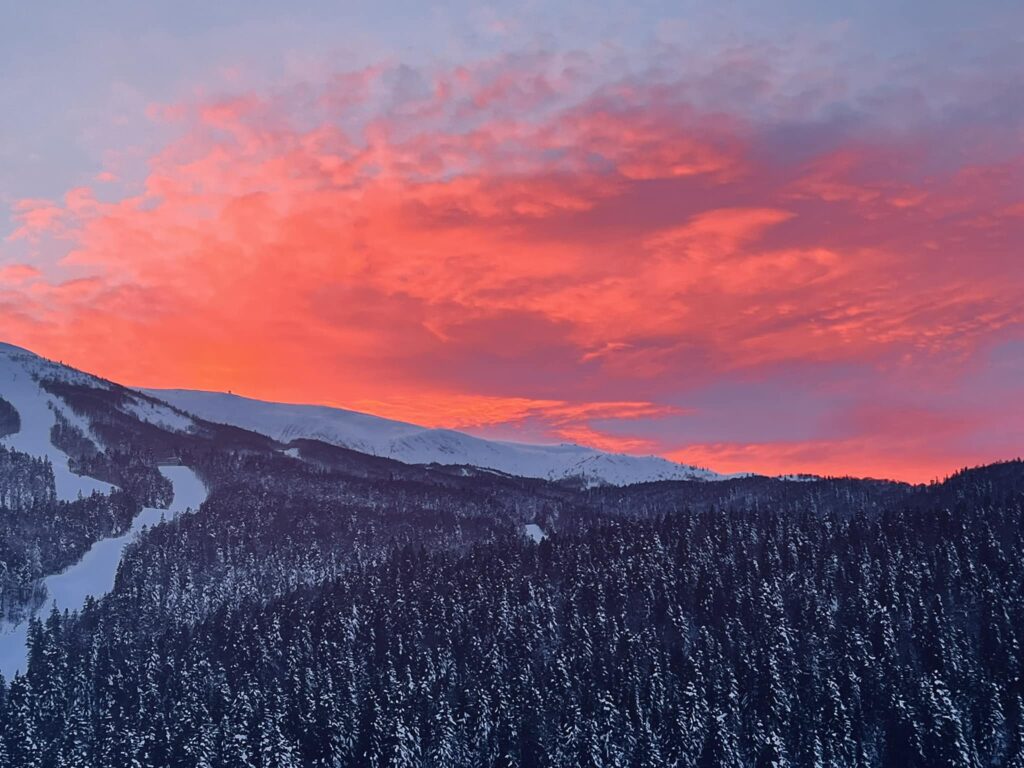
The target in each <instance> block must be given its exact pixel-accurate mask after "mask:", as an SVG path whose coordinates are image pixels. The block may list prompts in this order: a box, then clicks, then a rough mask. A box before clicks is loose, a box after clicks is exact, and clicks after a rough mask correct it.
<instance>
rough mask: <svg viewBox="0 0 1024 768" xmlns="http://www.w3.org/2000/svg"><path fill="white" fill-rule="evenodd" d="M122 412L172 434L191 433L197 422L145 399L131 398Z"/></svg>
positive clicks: (124, 405) (122, 406)
mask: <svg viewBox="0 0 1024 768" xmlns="http://www.w3.org/2000/svg"><path fill="white" fill-rule="evenodd" d="M121 410H122V411H124V412H125V413H127V414H128V415H129V416H134V417H135V418H137V419H139V420H140V421H145V422H147V423H149V424H154V425H156V426H158V427H162V428H164V429H168V430H170V431H172V432H190V431H192V428H193V427H194V426H195V422H194V421H192V419H190V418H189V417H188V416H185V415H184V414H182V413H180V412H178V411H176V410H174V409H173V408H170V407H169V406H167V405H164V404H163V403H154V402H153V401H152V400H147V399H145V398H131V399H129V400H128V401H127V402H126V403H123V404H122V405H121Z"/></svg>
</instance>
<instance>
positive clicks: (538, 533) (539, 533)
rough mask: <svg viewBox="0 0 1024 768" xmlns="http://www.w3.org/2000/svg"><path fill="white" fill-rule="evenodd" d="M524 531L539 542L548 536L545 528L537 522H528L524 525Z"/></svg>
mask: <svg viewBox="0 0 1024 768" xmlns="http://www.w3.org/2000/svg"><path fill="white" fill-rule="evenodd" d="M524 532H525V533H526V535H527V536H529V537H530V538H531V539H533V540H534V541H535V542H537V543H538V544H540V543H541V542H542V541H544V539H545V538H547V534H545V533H544V530H543V529H542V528H541V527H540V526H539V525H537V524H536V523H527V524H526V526H524Z"/></svg>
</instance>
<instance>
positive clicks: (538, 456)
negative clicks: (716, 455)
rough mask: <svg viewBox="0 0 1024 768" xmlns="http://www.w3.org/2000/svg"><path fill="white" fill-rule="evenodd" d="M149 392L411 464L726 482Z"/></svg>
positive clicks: (609, 479) (250, 425) (544, 448)
mask: <svg viewBox="0 0 1024 768" xmlns="http://www.w3.org/2000/svg"><path fill="white" fill-rule="evenodd" d="M145 392H146V394H148V395H151V396H153V397H155V398H157V399H159V400H162V401H164V402H166V403H168V404H170V405H172V406H174V407H175V408H177V409H178V410H180V411H183V412H186V413H190V414H193V415H195V416H198V417H200V418H202V419H205V420H207V421H210V422H217V423H222V424H230V425H232V426H236V427H241V428H242V429H247V430H251V431H253V432H258V433H260V434H263V435H267V436H268V437H272V438H273V439H275V440H278V441H280V442H282V443H289V442H291V441H292V440H297V439H303V438H304V439H310V440H320V441H323V442H325V443H330V444H331V445H336V446H340V447H343V448H349V449H351V450H354V451H359V452H360V453H367V454H371V455H373V456H383V457H387V458H390V459H395V460H397V461H401V462H404V463H406V464H444V465H464V466H474V467H482V468H486V469H493V470H496V471H498V472H504V473H505V474H509V475H516V476H519V477H535V478H541V479H545V480H562V479H566V478H579V479H581V480H582V481H583V482H584V483H585V484H587V485H598V484H602V483H607V484H610V485H629V484H632V483H645V482H652V481H657V480H721V479H723V478H724V477H726V476H725V475H720V474H718V473H716V472H712V471H710V470H707V469H702V468H699V467H693V466H689V465H687V464H678V463H676V462H673V461H669V460H667V459H663V458H661V457H659V456H631V455H627V454H622V453H607V452H605V451H599V450H596V449H594V448H587V447H584V446H580V445H571V444H562V445H535V444H529V443H515V442H508V441H501V440H485V439H482V438H479V437H474V436H472V435H467V434H465V433H463V432H456V431H454V430H451V429H429V428H427V427H421V426H417V425H415V424H408V423H405V422H401V421H393V420H391V419H384V418H380V417H379V416H371V415H369V414H365V413H358V412H356V411H348V410H344V409H341V408H329V407H326V406H319V405H291V404H285V403H272V402H265V401H262V400H253V399H250V398H246V397H239V396H237V395H232V394H225V393H221V392H201V391H195V390H183V389H149V390H145Z"/></svg>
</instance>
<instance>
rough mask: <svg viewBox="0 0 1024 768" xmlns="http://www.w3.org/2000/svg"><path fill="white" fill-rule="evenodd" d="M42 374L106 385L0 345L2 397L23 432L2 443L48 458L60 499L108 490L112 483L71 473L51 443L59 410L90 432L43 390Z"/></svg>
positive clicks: (72, 499) (71, 499) (60, 378)
mask: <svg viewBox="0 0 1024 768" xmlns="http://www.w3.org/2000/svg"><path fill="white" fill-rule="evenodd" d="M39 377H46V378H54V379H58V380H61V381H75V380H84V381H87V382H88V383H89V385H90V386H103V387H105V386H106V384H105V382H101V381H100V380H99V379H93V378H92V377H90V376H86V375H85V374H81V373H78V372H77V371H73V370H71V369H70V368H66V367H64V366H62V365H58V364H56V363H51V362H49V361H48V360H44V359H43V358H41V357H37V356H36V355H33V354H32V353H31V352H27V351H25V350H23V349H19V348H18V347H12V346H10V345H8V344H0V397H2V398H3V399H4V400H6V401H7V402H9V403H10V404H11V405H13V406H14V409H15V410H16V411H17V412H18V415H19V416H20V417H21V431H19V432H17V433H16V434H13V435H8V436H7V437H4V438H0V445H4V446H6V447H8V448H13V449H14V450H16V451H21V452H22V453H27V454H29V455H31V456H35V457H37V458H47V459H49V460H50V463H51V464H52V465H53V477H54V481H55V483H56V490H57V498H59V499H62V500H64V501H74V500H75V499H76V498H78V495H79V494H82V495H83V496H88V495H90V494H91V493H93V491H98V492H100V493H109V492H110V490H111V488H112V487H113V486H111V485H110V484H109V483H105V482H103V481H102V480H95V479H93V478H91V477H85V476H83V475H76V474H75V473H74V472H72V471H71V469H70V467H69V466H68V456H67V454H66V453H64V451H62V450H60V449H59V448H57V447H56V446H55V445H53V443H52V442H50V430H51V429H52V428H53V425H54V424H55V423H56V416H55V412H57V411H59V412H60V413H62V414H63V415H64V417H65V418H66V419H67V420H68V421H70V422H71V423H72V424H75V425H76V426H78V427H79V428H80V429H81V430H82V432H83V433H84V434H86V435H88V434H89V426H88V424H86V423H85V422H84V421H83V420H82V419H80V418H79V417H78V416H77V415H76V414H75V413H74V412H73V411H71V409H70V408H68V407H67V406H65V405H64V404H63V403H62V402H61V400H60V399H59V398H56V397H54V396H53V395H51V394H49V393H48V392H46V391H45V390H44V389H42V388H41V387H40V386H39V384H38V381H37V379H38V378H39Z"/></svg>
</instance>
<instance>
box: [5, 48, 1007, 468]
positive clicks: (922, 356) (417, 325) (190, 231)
mask: <svg viewBox="0 0 1024 768" xmlns="http://www.w3.org/2000/svg"><path fill="white" fill-rule="evenodd" d="M388 76H389V69H388V67H387V66H380V67H373V68H369V69H366V70H361V71H359V72H354V73H343V74H340V75H338V76H337V77H334V78H331V79H330V80H329V81H328V82H326V83H325V84H322V85H320V86H317V85H315V84H302V92H303V94H304V95H305V98H304V101H303V102H302V103H303V104H304V106H303V109H304V110H306V112H302V113H301V114H295V113H294V112H293V105H294V103H295V99H294V98H293V96H292V95H291V94H289V93H288V92H284V93H269V94H249V93H243V94H237V95H235V96H230V97H227V98H219V99H216V100H209V101H202V102H200V103H196V104H183V105H170V106H164V107H160V108H156V107H154V108H153V109H152V112H153V115H154V117H155V118H158V119H170V118H173V119H174V120H176V121H178V122H180V123H181V125H182V133H181V134H180V135H179V137H178V138H177V139H176V140H175V141H173V142H172V143H170V144H169V145H168V146H166V147H165V148H164V149H163V150H162V151H161V152H160V153H159V154H157V155H156V156H155V157H153V158H152V159H151V163H150V173H149V175H148V177H147V179H146V180H145V184H144V187H143V189H142V191H141V192H139V193H137V194H135V195H133V196H127V197H124V198H122V199H119V200H114V201H113V202H104V201H101V200H99V199H97V198H96V196H95V195H93V193H92V191H91V190H89V189H88V188H81V189H74V190H71V191H69V192H68V193H67V195H65V198H64V200H63V201H62V202H59V203H58V202H51V201H43V200H24V201H20V202H18V203H17V204H16V205H15V208H14V212H13V216H14V221H15V225H16V228H15V230H14V232H13V233H12V234H11V235H10V236H9V238H8V240H10V241H12V242H13V241H24V242H25V243H28V244H29V245H30V246H37V247H39V246H40V245H41V243H42V242H43V241H45V240H47V239H48V238H49V239H50V240H54V239H56V240H57V241H59V242H66V243H70V247H69V248H68V249H67V250H66V253H65V255H64V257H63V260H62V262H61V269H62V270H66V273H65V272H62V273H60V274H59V275H57V276H55V275H54V274H53V273H52V272H51V273H49V275H48V279H47V280H39V279H30V278H36V277H38V276H37V275H34V274H27V273H24V272H22V273H19V272H18V271H17V268H15V267H8V268H6V271H5V272H4V273H3V274H4V275H5V276H6V279H4V283H6V284H9V285H6V286H5V291H6V292H5V293H0V303H3V306H13V305H15V304H18V305H19V306H20V309H19V311H18V312H17V313H11V314H8V315H5V317H4V327H3V329H2V330H3V332H4V335H5V336H7V337H9V338H10V339H11V340H12V341H16V342H21V343H25V344H27V345H30V346H34V347H36V348H38V349H40V350H41V351H43V352H46V353H48V354H51V355H54V356H58V357H61V358H63V359H65V360H70V361H73V362H75V363H77V364H79V365H81V366H82V367H85V368H88V369H93V370H97V371H99V372H100V373H102V374H104V375H107V376H110V377H111V378H115V379H119V380H124V381H128V382H133V383H138V384H148V385H164V386H171V385H173V386H189V387H199V388H214V389H232V390H234V391H236V392H243V393H246V394H250V395H255V396H259V397H265V398H271V399H282V400H288V401H302V402H326V403H332V404H338V405H347V406H349V407H363V408H366V409H369V410H373V411H375V412H378V413H382V414H384V415H389V416H393V417H398V418H405V419H409V420H413V421H418V422H421V423H425V424H430V425H447V426H454V427H466V428H474V429H486V428H490V427H494V426H495V425H499V426H502V425H503V427H505V428H509V429H513V430H514V429H515V428H516V425H523V429H524V430H526V431H524V433H523V434H524V436H527V437H531V436H532V437H536V436H538V435H539V436H543V437H548V438H552V439H571V440H579V441H585V442H589V443H594V444H598V445H601V446H604V447H609V448H616V449H621V450H636V451H644V452H650V451H652V450H660V451H661V452H663V453H665V452H671V451H672V450H673V449H674V448H678V446H679V445H681V444H684V443H686V442H687V441H684V440H682V439H672V437H671V436H667V435H664V434H661V433H660V432H659V431H658V430H657V429H654V428H649V425H650V424H655V423H658V422H662V423H666V422H667V420H672V423H679V424H685V422H686V418H687V416H686V414H687V413H688V410H687V409H685V408H681V407H680V405H679V404H680V403H683V404H685V403H686V400H687V396H688V394H689V393H692V392H694V391H695V390H696V389H698V388H700V387H705V386H708V385H709V384H710V383H712V382H715V381H716V380H721V381H729V380H731V379H732V378H735V377H741V376H742V377H748V378H749V377H755V378H756V377H757V376H758V375H759V372H761V371H768V370H774V369H776V368H778V367H780V366H787V365H794V364H801V365H809V366H819V368H820V370H831V367H834V366H861V367H865V368H869V369H872V370H874V371H876V372H877V376H878V377H880V379H884V378H885V377H886V376H887V373H886V371H887V370H888V369H890V368H891V367H892V366H900V367H901V369H902V370H906V369H908V368H910V369H914V368H915V366H917V367H920V369H921V370H925V369H927V370H928V371H929V372H930V373H929V377H928V381H929V382H931V383H934V382H935V381H936V380H937V379H942V378H943V376H946V377H947V378H948V379H949V380H950V381H952V379H953V378H955V375H956V373H957V372H958V371H960V370H962V368H963V367H964V366H965V365H967V364H968V361H969V360H971V359H972V358H973V357H975V356H976V355H977V354H978V352H979V350H983V349H985V348H987V347H988V346H990V345H992V344H995V343H997V342H1000V341H1004V340H1006V339H1009V338H1016V337H1018V336H1019V329H1020V327H1021V323H1022V320H1024V309H1022V304H1021V302H1020V297H1021V295H1022V291H1024V271H1022V269H1024V267H1022V266H1021V264H1020V260H1019V259H1018V258H1016V254H1017V253H1019V247H1020V245H1021V243H1022V221H1021V218H1020V217H1019V216H1015V215H1010V214H1004V215H993V214H992V212H994V211H1003V212H1007V211H1011V212H1012V211H1015V210H1017V207H1019V205H1020V203H1019V199H1014V195H1015V193H1014V192H1013V189H1014V186H1013V185H1012V184H1010V183H1009V181H1011V180H1018V181H1019V180H1021V179H1022V178H1024V173H1022V169H1024V161H1021V159H1019V158H1008V159H1006V160H1005V161H1003V162H1001V163H998V164H996V165H998V168H995V167H991V165H992V164H990V166H989V167H987V168H986V167H980V166H979V167H976V168H974V169H973V170H971V169H967V168H959V169H955V170H954V171H951V172H950V171H935V170H933V167H932V166H933V165H934V163H929V162H925V161H926V160H930V159H931V158H929V157H927V154H928V148H927V147H925V148H923V149H922V150H921V151H919V152H918V153H917V154H916V155H913V156H908V157H902V158H900V159H898V160H894V161H893V162H892V163H889V162H888V161H886V160H885V159H886V158H889V157H891V156H893V155H898V152H897V151H896V150H895V149H886V148H885V147H882V148H879V147H877V146H872V145H865V144H851V145H850V146H838V147H829V148H827V149H825V150H823V151H821V152H819V153H816V154H814V156H812V157H810V158H809V159H808V157H807V156H806V154H804V155H801V156H800V157H797V156H795V155H794V156H793V157H792V158H789V157H787V156H785V155H784V154H773V152H774V151H775V150H771V149H770V148H766V147H767V146H768V145H767V143H766V141H767V140H766V139H765V138H764V137H763V136H762V135H761V132H767V129H764V127H763V126H760V125H759V124H758V123H757V122H756V121H754V120H753V119H751V118H745V117H743V116H741V115H722V114H719V113H714V112H711V111H709V110H701V109H699V108H698V107H696V106H694V105H693V104H691V103H689V102H687V101H686V99H685V98H683V95H682V94H685V93H687V89H686V88H685V87H684V86H685V84H684V83H676V84H674V85H673V84H666V83H664V82H659V83H657V84H649V85H648V84H645V83H643V82H634V83H611V84H600V83H599V84H597V85H596V86H595V85H593V84H588V83H587V81H586V78H585V77H583V76H581V75H578V74H572V73H570V74H566V72H564V71H560V70H559V68H558V67H556V66H553V65H552V63H551V62H550V61H548V60H546V59H544V58H543V57H541V58H539V59H537V60H531V59H525V60H518V61H515V62H513V63H510V62H509V61H508V60H505V59H502V58H497V59H495V60H494V61H490V62H482V63H480V65H479V67H478V68H466V67H462V68H455V69H452V70H447V71H443V70H442V71H437V72H432V73H428V75H425V76H424V77H423V78H422V80H423V82H424V84H425V85H424V86H423V88H422V89H421V90H419V91H415V92H414V93H411V94H403V93H387V94H385V95H386V98H384V99H383V100H381V95H380V94H381V93H382V91H386V89H387V88H388V85H387V84H388V82H390V81H389V79H388ZM588 88H589V90H587V89H588ZM357 113H358V114H369V117H368V118H365V119H362V120H361V121H360V120H357V119H356V118H355V117H353V115H355V114H357ZM837 142H839V139H837ZM940 150H941V147H940V148H937V149H936V150H935V152H939V151H940ZM879 158H882V160H880V159H879ZM922 158H923V159H922ZM993 178H996V179H999V180H1000V181H999V183H992V179H993ZM979 179H982V180H987V181H979ZM1019 188H1024V187H1018V188H1017V189H1019ZM1017 197H1018V198H1019V194H1017ZM11 270H14V271H11ZM19 274H20V275H21V277H20V278H18V275H19ZM72 275H77V276H79V277H80V276H81V275H86V276H87V277H85V278H83V279H76V280H74V281H69V280H68V279H67V278H68V277H69V276H72ZM16 278H18V279H16ZM111 339H116V340H117V341H116V343H111ZM936 361H937V362H936ZM943 369H944V370H945V374H942V375H940V376H938V377H935V376H932V375H931V373H933V372H934V371H936V370H943ZM922 378H924V377H923V376H922ZM766 407H770V406H766ZM722 418H723V419H728V418H729V413H728V409H724V410H723V412H722ZM915 423H918V422H915ZM920 423H921V424H922V426H926V425H925V424H924V422H920ZM645 425H648V426H645ZM821 429H823V430H825V432H824V433H822V434H820V435H819V436H818V437H817V438H816V439H813V440H808V439H802V440H801V441H799V442H797V443H793V442H791V441H788V440H787V439H778V440H773V441H763V440H761V441H758V440H750V441H747V442H745V443H732V442H715V441H691V442H690V443H689V444H688V446H687V447H686V448H685V449H684V450H682V452H681V453H679V454H678V457H679V458H680V459H682V460H689V461H694V462H697V463H701V464H707V465H710V466H713V467H718V468H721V469H726V470H738V469H761V470H764V471H779V472H781V471H788V470H790V469H794V470H798V469H808V470H811V471H829V472H840V471H842V466H841V465H843V463H844V462H845V463H846V465H847V468H846V470H845V471H850V472H861V471H863V472H868V473H883V474H884V473H885V472H883V470H884V467H882V466H880V465H879V464H878V461H882V459H879V458H877V457H885V456H889V458H885V459H884V460H885V461H890V460H891V456H890V454H891V452H888V453H886V452H881V451H880V450H879V446H880V440H881V439H882V438H881V433H880V432H879V431H878V430H877V429H875V427H873V426H872V423H871V420H870V419H866V418H865V419H864V420H862V422H861V423H860V426H859V427H858V429H862V430H863V431H864V432H865V434H863V435H856V436H854V437H843V438H842V439H836V438H835V436H834V435H831V434H827V432H828V429H830V428H825V427H821ZM845 429H847V431H849V429H848V426H847V427H845ZM645 430H646V431H645ZM779 430H780V433H781V434H783V435H785V433H786V431H787V426H786V425H780V427H779ZM872 430H874V432H872ZM947 438H948V440H949V441H951V444H950V446H948V447H949V450H945V449H944V451H943V452H942V453H941V454H935V453H933V452H929V450H928V446H927V443H926V442H925V441H921V442H919V443H915V444H914V445H912V446H908V447H907V449H906V450H907V452H908V454H913V458H911V459H908V460H907V461H906V462H904V463H902V464H898V466H897V465H895V464H894V465H892V466H896V467H897V468H896V469H893V470H891V471H890V472H889V474H892V473H902V474H901V476H905V477H914V478H919V477H923V476H925V475H927V474H929V473H932V474H934V473H937V472H939V468H941V467H945V466H946V465H947V464H948V462H949V461H951V460H952V459H953V458H955V456H957V455H958V454H957V453H956V450H955V447H956V446H955V441H956V440H957V439H960V438H958V437H957V435H952V434H951V435H948V436H947ZM851 441H852V442H851ZM873 450H874V451H876V453H875V454H874V455H875V456H876V459H877V460H875V463H872V461H873V460H872V459H871V458H870V456H871V455H872V454H871V452H872V451H873ZM976 453H977V454H978V455H982V454H983V453H984V451H978V452H976ZM972 455H973V454H972ZM991 458H996V457H995V456H992V457H991ZM744 462H749V463H747V464H746V465H745V466H741V465H743V464H744ZM858 468H860V469H858Z"/></svg>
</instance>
